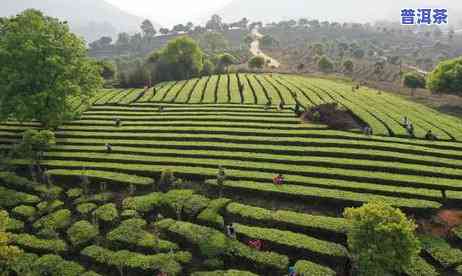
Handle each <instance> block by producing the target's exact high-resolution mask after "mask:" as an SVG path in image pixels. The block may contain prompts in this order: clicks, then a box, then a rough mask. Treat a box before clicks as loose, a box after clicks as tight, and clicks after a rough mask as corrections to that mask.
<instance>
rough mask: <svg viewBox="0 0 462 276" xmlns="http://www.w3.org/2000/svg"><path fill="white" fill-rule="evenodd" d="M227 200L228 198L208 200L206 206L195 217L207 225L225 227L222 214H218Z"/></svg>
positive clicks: (228, 200)
mask: <svg viewBox="0 0 462 276" xmlns="http://www.w3.org/2000/svg"><path fill="white" fill-rule="evenodd" d="M229 202H231V200H230V199H227V198H219V199H215V200H212V201H210V203H209V205H208V207H207V208H206V209H205V210H203V211H202V212H201V213H200V214H199V216H197V219H198V220H199V221H201V222H203V223H205V224H207V225H209V226H212V227H215V228H219V229H224V228H225V220H224V218H223V216H222V215H220V210H222V209H223V208H224V207H225V206H226V205H227V204H228V203H229Z"/></svg>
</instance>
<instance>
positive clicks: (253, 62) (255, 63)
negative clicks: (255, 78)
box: [249, 56, 266, 69]
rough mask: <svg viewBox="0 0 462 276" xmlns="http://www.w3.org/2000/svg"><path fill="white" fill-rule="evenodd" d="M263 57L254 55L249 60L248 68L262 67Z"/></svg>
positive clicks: (263, 63) (263, 64)
mask: <svg viewBox="0 0 462 276" xmlns="http://www.w3.org/2000/svg"><path fill="white" fill-rule="evenodd" d="M265 63H266V61H265V58H264V57H261V56H255V57H253V58H251V59H250V60H249V68H251V69H263V66H265Z"/></svg>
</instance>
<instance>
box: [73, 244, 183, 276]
mask: <svg viewBox="0 0 462 276" xmlns="http://www.w3.org/2000/svg"><path fill="white" fill-rule="evenodd" d="M81 254H82V255H84V256H87V257H89V258H92V259H93V260H94V261H96V262H98V263H101V264H106V265H110V266H115V267H117V268H118V269H119V271H123V269H124V268H125V267H128V268H132V269H142V270H145V271H162V272H165V273H167V274H169V275H170V274H171V275H179V274H180V273H181V270H182V267H181V265H180V264H179V263H178V262H177V261H176V260H175V256H177V255H180V254H181V255H182V258H185V256H186V255H188V256H189V257H188V262H190V261H191V258H192V256H191V254H189V253H187V252H176V253H174V254H156V255H144V254H139V253H134V252H130V251H127V250H122V251H111V250H108V249H106V248H103V247H99V246H95V245H92V246H89V247H86V248H85V249H84V250H82V252H81Z"/></svg>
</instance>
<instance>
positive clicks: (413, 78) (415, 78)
mask: <svg viewBox="0 0 462 276" xmlns="http://www.w3.org/2000/svg"><path fill="white" fill-rule="evenodd" d="M403 84H404V86H406V87H407V88H410V89H411V90H412V91H415V90H416V89H417V88H425V77H424V76H422V75H421V74H419V73H416V72H409V73H406V74H405V75H404V76H403Z"/></svg>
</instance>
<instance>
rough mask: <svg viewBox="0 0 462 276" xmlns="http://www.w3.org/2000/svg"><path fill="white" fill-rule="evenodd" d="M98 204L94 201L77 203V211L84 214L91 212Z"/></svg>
mask: <svg viewBox="0 0 462 276" xmlns="http://www.w3.org/2000/svg"><path fill="white" fill-rule="evenodd" d="M97 207H98V206H97V205H96V204H94V203H82V204H79V205H77V208H76V209H77V212H79V213H80V214H82V215H86V214H89V213H91V212H92V211H93V210H95V209H96V208H97Z"/></svg>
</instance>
